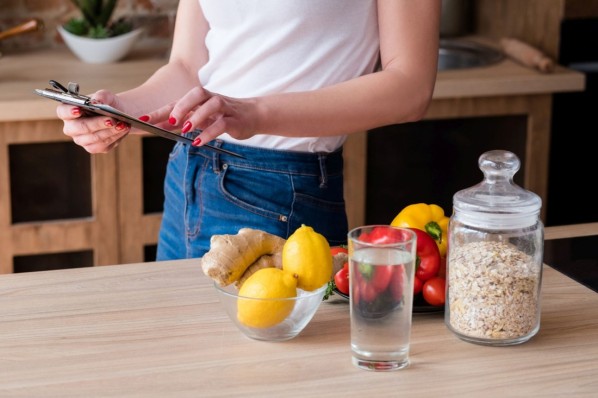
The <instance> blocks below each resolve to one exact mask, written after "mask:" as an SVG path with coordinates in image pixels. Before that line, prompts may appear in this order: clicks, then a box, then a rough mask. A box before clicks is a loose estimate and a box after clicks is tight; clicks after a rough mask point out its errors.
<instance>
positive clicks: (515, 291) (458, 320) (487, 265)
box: [448, 241, 540, 339]
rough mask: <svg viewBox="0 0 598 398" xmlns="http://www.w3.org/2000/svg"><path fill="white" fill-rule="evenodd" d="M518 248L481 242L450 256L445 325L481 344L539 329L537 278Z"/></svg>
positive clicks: (458, 248) (534, 267)
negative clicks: (478, 340) (447, 306)
mask: <svg viewBox="0 0 598 398" xmlns="http://www.w3.org/2000/svg"><path fill="white" fill-rule="evenodd" d="M537 267H538V265H537V264H536V263H535V262H534V259H533V258H532V257H531V256H529V255H528V254H526V253H524V252H522V251H520V250H519V249H517V247H515V246H513V245H511V244H508V243H504V242H498V241H481V242H473V243H467V244H463V245H458V246H456V247H452V248H451V250H449V269H448V280H449V284H448V286H449V296H448V299H449V324H450V326H451V328H453V330H454V331H456V332H458V333H461V334H463V335H466V336H471V337H475V338H483V339H516V338H518V337H521V336H525V335H527V334H529V333H531V332H532V331H533V329H534V328H535V327H536V326H537V324H538V322H537V317H538V311H539V306H538V300H539V298H538V294H539V289H538V286H539V283H540V280H539V279H540V276H539V275H540V272H539V270H538V269H537Z"/></svg>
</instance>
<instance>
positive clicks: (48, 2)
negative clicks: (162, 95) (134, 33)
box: [0, 0, 178, 53]
mask: <svg viewBox="0 0 598 398" xmlns="http://www.w3.org/2000/svg"><path fill="white" fill-rule="evenodd" d="M177 5H178V1H177V0H120V1H119V3H118V6H117V9H116V10H115V12H114V17H116V18H118V17H120V16H124V15H127V16H131V18H132V19H133V20H134V22H135V24H136V25H138V26H143V27H144V28H145V36H144V39H143V40H144V44H152V45H154V44H155V45H157V46H168V45H169V44H170V41H171V38H172V31H173V28H174V19H175V15H176V9H177ZM76 15H78V10H77V9H75V7H74V6H73V3H72V2H71V0H0V31H4V30H7V29H9V28H12V27H14V26H17V25H19V24H21V23H23V22H25V21H27V20H29V19H31V18H39V19H41V20H42V21H43V24H44V29H43V30H41V31H38V32H30V33H24V34H21V35H18V36H13V37H10V38H6V39H4V40H2V41H0V50H1V51H2V52H3V53H9V52H11V51H17V50H26V49H35V48H51V47H57V46H61V45H62V40H61V38H60V36H59V35H58V33H57V31H56V26H57V25H60V24H62V23H64V22H65V21H66V20H68V19H69V18H70V17H72V16H76Z"/></svg>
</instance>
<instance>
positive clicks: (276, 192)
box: [219, 165, 293, 220]
mask: <svg viewBox="0 0 598 398" xmlns="http://www.w3.org/2000/svg"><path fill="white" fill-rule="evenodd" d="M219 190H220V192H221V194H222V196H223V197H224V198H225V199H226V200H227V201H228V202H230V203H231V204H233V205H235V206H237V207H239V208H241V209H243V210H245V211H248V212H251V213H253V214H257V215H260V216H263V217H267V218H271V219H276V220H283V219H285V217H286V216H287V215H288V213H289V209H290V204H291V203H292V201H293V188H292V185H291V180H290V178H289V177H288V176H287V175H285V174H284V173H275V172H267V171H264V170H257V169H252V168H245V167H238V166H228V165H225V166H224V167H223V170H222V172H221V178H220V185H219Z"/></svg>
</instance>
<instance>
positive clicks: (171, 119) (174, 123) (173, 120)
mask: <svg viewBox="0 0 598 398" xmlns="http://www.w3.org/2000/svg"><path fill="white" fill-rule="evenodd" d="M168 123H170V124H172V125H173V126H174V125H176V119H175V118H174V117H172V116H171V117H169V118H168Z"/></svg>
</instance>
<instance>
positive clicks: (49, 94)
mask: <svg viewBox="0 0 598 398" xmlns="http://www.w3.org/2000/svg"><path fill="white" fill-rule="evenodd" d="M49 83H50V85H51V86H52V87H54V90H53V89H36V90H35V93H36V94H38V95H40V96H42V97H45V98H50V99H53V100H54V101H59V102H62V103H64V104H70V105H75V106H79V107H81V108H83V110H84V112H85V113H87V114H89V115H94V114H95V115H103V116H108V117H111V118H114V119H116V120H119V121H121V122H125V123H128V124H130V125H131V126H133V127H136V128H138V129H140V130H143V131H146V132H148V133H151V134H154V135H158V136H160V137H163V138H166V139H169V140H173V141H177V142H182V143H184V144H191V143H192V142H193V140H192V139H191V138H189V137H185V136H183V135H181V134H177V133H173V132H171V131H168V130H164V129H162V128H160V127H156V126H154V125H151V124H149V123H145V122H142V121H141V120H139V119H137V118H134V117H133V116H130V115H127V114H126V113H123V112H121V111H119V110H118V109H116V108H113V107H111V106H109V105H104V104H97V103H94V102H92V100H91V98H90V97H88V96H86V95H83V94H79V85H78V84H77V83H73V82H70V83H69V84H68V85H67V87H64V86H63V85H62V84H60V83H58V82H57V81H55V80H50V82H49ZM203 147H204V148H206V149H210V150H212V151H216V152H219V153H224V154H227V155H231V156H235V157H238V158H245V157H244V156H243V155H240V154H238V153H235V152H231V151H228V150H226V149H222V148H219V147H215V146H212V145H209V144H205V145H203Z"/></svg>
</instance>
